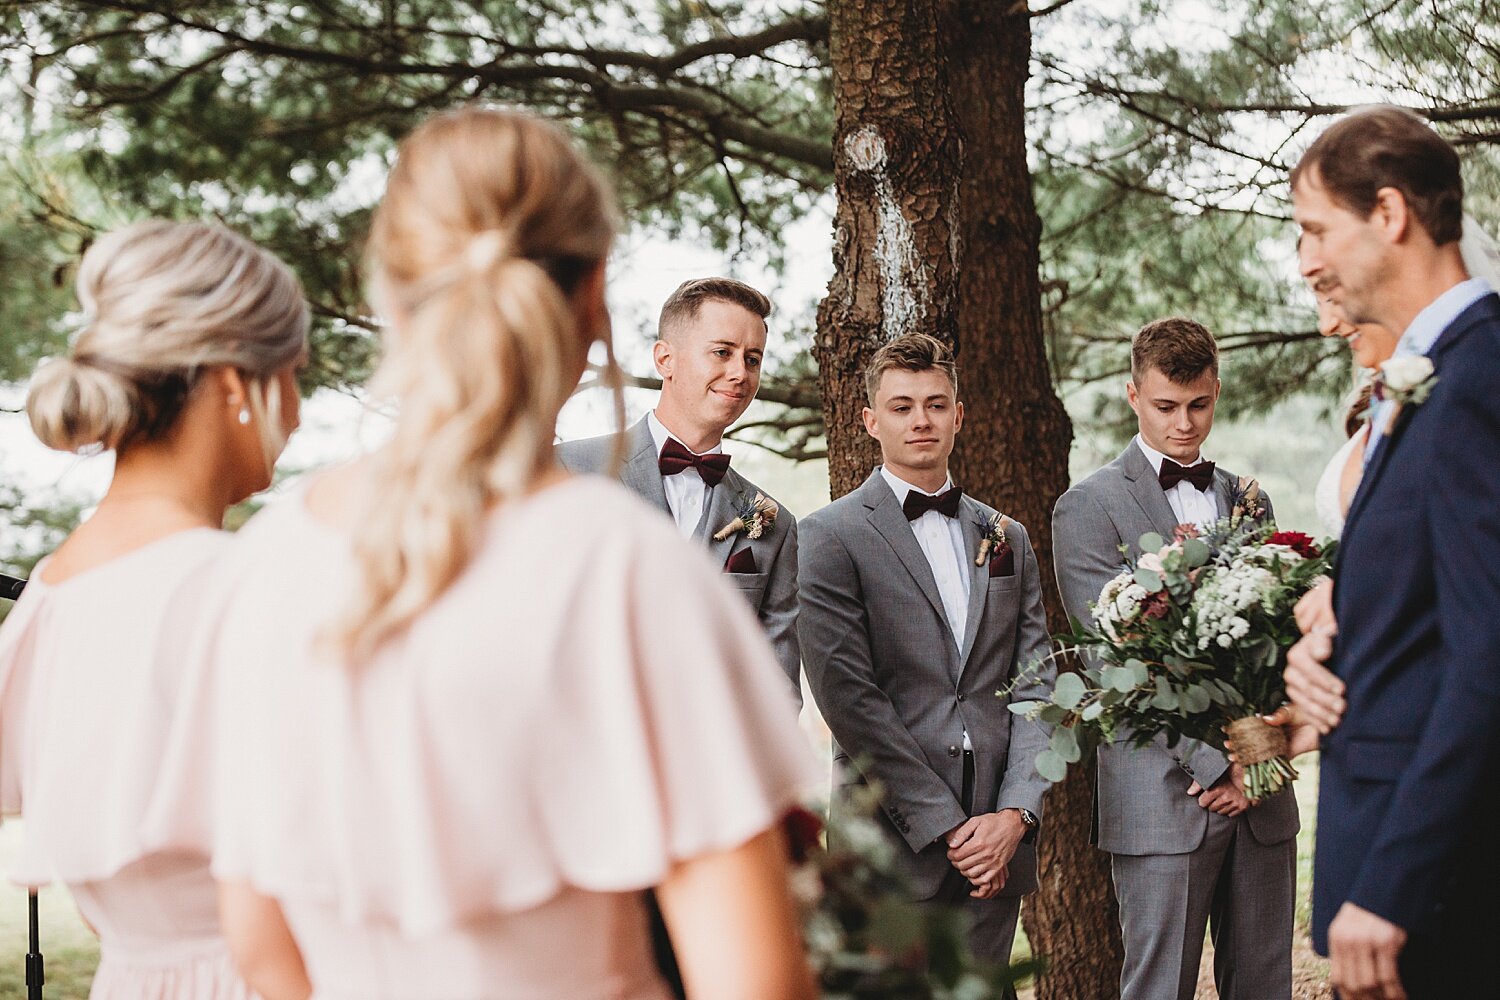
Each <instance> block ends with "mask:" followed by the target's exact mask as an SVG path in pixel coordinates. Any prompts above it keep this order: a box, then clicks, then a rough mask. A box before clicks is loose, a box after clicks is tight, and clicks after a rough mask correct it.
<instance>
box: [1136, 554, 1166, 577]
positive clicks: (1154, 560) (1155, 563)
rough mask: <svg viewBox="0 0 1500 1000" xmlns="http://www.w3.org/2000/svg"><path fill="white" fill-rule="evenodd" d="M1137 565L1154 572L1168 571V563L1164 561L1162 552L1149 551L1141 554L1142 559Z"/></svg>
mask: <svg viewBox="0 0 1500 1000" xmlns="http://www.w3.org/2000/svg"><path fill="white" fill-rule="evenodd" d="M1163 551H1165V550H1163ZM1136 565H1137V566H1139V567H1140V568H1141V569H1149V570H1150V571H1151V572H1153V573H1165V572H1166V571H1167V567H1166V565H1165V564H1164V563H1163V562H1162V554H1161V553H1160V552H1147V553H1146V554H1145V555H1143V556H1141V558H1140V561H1139V562H1137V563H1136Z"/></svg>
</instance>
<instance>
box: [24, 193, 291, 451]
mask: <svg viewBox="0 0 1500 1000" xmlns="http://www.w3.org/2000/svg"><path fill="white" fill-rule="evenodd" d="M77 290H78V302H79V304H80V305H81V306H82V308H83V312H84V315H85V317H86V323H85V325H84V327H83V329H82V330H80V331H79V333H78V335H77V337H76V338H75V339H74V343H73V346H72V350H71V352H70V353H69V355H68V356H66V357H62V358H54V359H51V360H49V361H44V362H43V363H42V364H41V365H40V366H39V367H38V368H37V371H36V373H35V374H34V375H33V376H32V380H31V386H30V388H29V391H28V393H27V398H26V412H27V415H28V416H29V417H30V419H31V426H32V429H33V430H34V431H35V432H36V435H37V437H38V438H40V439H41V441H42V443H43V444H45V445H47V446H48V447H50V448H56V449H59V450H61V451H74V452H76V451H85V450H91V449H95V448H106V449H119V448H123V447H125V446H127V445H128V444H130V443H131V442H132V441H134V440H136V439H137V438H144V439H147V440H149V439H153V438H156V437H159V436H160V435H162V434H164V433H166V431H167V430H168V429H170V428H171V426H172V425H173V423H174V422H175V421H176V419H177V416H178V414H179V413H181V411H182V408H183V405H184V404H185V403H186V402H187V399H188V397H189V395H190V394H191V392H192V390H193V387H194V385H195V384H196V382H197V378H198V375H199V373H200V372H202V371H203V370H204V369H206V368H210V367H216V366H228V367H233V368H236V369H238V370H240V371H242V372H244V373H245V375H246V376H248V377H249V378H250V379H252V380H254V381H258V382H262V383H264V382H266V381H267V380H269V379H271V377H272V376H274V375H275V374H276V373H277V372H278V371H280V370H281V369H283V368H285V367H286V366H287V365H289V364H291V363H292V362H293V361H295V360H296V359H297V358H298V357H299V356H300V355H301V354H302V353H303V352H304V351H305V350H306V348H307V328H308V310H307V303H306V301H305V300H304V298H303V295H302V285H301V283H300V282H299V281H298V280H297V277H296V275H295V274H293V273H292V270H291V269H290V268H289V267H287V266H286V264H284V263H283V262H282V261H281V260H279V259H278V258H277V257H276V256H275V255H274V254H272V253H270V252H269V251H267V250H265V249H263V248H261V247H259V246H257V245H256V244H255V243H254V242H252V241H251V240H249V239H247V238H246V237H244V236H241V235H239V234H238V233H235V232H233V231H231V230H229V229H226V228H225V227H223V226H220V225H217V224H213V223H206V222H170V221H166V220H163V219H148V220H145V221H142V222H137V223H134V224H132V225H129V226H126V227H124V228H123V229H118V230H115V231H114V232H111V233H107V234H106V235H104V236H102V237H101V238H100V239H99V240H97V241H96V242H95V243H94V245H93V246H92V247H90V248H89V250H88V252H87V253H86V254H84V256H83V261H82V263H81V264H80V265H79V268H78V280H77ZM251 404H252V405H253V406H254V407H255V408H257V409H260V408H262V405H263V404H262V403H261V401H260V395H259V394H252V400H251ZM258 415H260V416H264V414H258ZM269 423H270V422H269V421H265V420H263V421H262V426H267V425H268V424H269Z"/></svg>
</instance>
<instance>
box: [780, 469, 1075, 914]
mask: <svg viewBox="0 0 1500 1000" xmlns="http://www.w3.org/2000/svg"><path fill="white" fill-rule="evenodd" d="M993 513H994V511H993V510H992V509H991V508H989V507H986V506H985V505H984V504H981V503H978V502H977V501H975V500H973V499H972V498H970V497H967V496H966V497H964V498H963V501H962V507H961V510H960V512H959V518H960V520H961V522H962V526H963V532H964V538H965V540H966V542H967V545H966V548H967V551H969V552H971V553H977V552H978V548H979V540H980V537H981V530H980V523H981V522H982V521H984V520H986V519H987V518H988V517H989V516H991V515H992V514H993ZM1006 537H1007V538H1008V539H1009V541H1010V544H1011V548H1012V549H1013V551H1014V564H1015V572H1014V573H1013V574H1012V575H1009V576H997V577H991V576H990V569H989V567H987V566H973V565H971V566H970V567H969V572H970V580H969V583H970V593H969V614H968V624H967V627H966V629H965V633H966V634H965V635H964V638H963V642H962V644H959V643H957V642H955V641H954V637H953V633H952V631H951V630H950V629H949V627H948V622H947V618H945V617H944V614H943V603H942V598H941V597H940V596H939V594H938V588H937V582H936V580H935V579H934V578H933V575H932V567H931V566H930V565H928V562H927V558H926V557H925V556H924V555H923V554H922V549H921V546H920V545H918V544H917V538H916V535H915V534H914V533H913V532H912V529H911V525H910V524H909V523H908V522H907V520H906V517H905V515H904V514H902V512H901V504H900V503H899V502H898V501H897V500H896V495H895V494H894V493H893V492H891V488H890V487H889V486H888V485H887V484H886V482H885V480H884V479H883V478H882V477H881V475H880V473H879V471H878V470H877V471H876V472H875V473H874V474H873V475H871V476H870V478H869V479H868V480H867V481H866V482H865V484H864V485H863V486H861V487H859V488H858V489H857V490H855V491H854V492H852V493H850V494H849V495H847V496H845V497H842V498H841V499H838V500H835V501H834V502H833V503H831V504H829V505H828V506H827V507H824V508H823V509H822V510H819V511H816V512H814V513H812V514H810V515H808V517H807V518H806V519H805V520H804V521H803V522H802V549H801V552H800V554H799V555H800V559H799V561H800V567H801V568H800V570H799V578H800V580H801V584H802V590H801V603H802V613H801V617H800V619H799V621H798V631H799V633H800V634H801V636H802V650H803V655H804V656H805V657H806V666H807V679H808V682H809V684H810V685H811V687H812V690H813V693H814V695H815V696H816V698H817V701H818V707H819V708H820V709H821V710H822V712H823V718H824V719H826V720H827V722H828V726H829V728H830V729H831V730H832V731H833V736H834V739H835V744H834V780H835V794H834V797H833V806H832V817H831V818H832V820H833V822H831V823H830V827H829V829H830V836H834V837H836V836H837V831H838V829H839V824H838V819H839V815H840V812H841V811H842V810H845V809H847V808H848V807H849V797H850V796H849V792H850V791H852V790H853V786H856V785H858V784H860V783H862V782H864V781H866V780H869V781H875V782H878V783H879V784H880V786H881V788H882V790H883V792H884V797H883V800H882V805H883V807H884V810H883V813H882V814H881V815H880V820H881V822H882V823H883V824H884V825H885V826H886V828H887V832H888V833H889V834H890V835H891V836H892V837H893V838H897V839H898V840H904V841H905V843H906V845H907V846H908V847H909V848H910V850H898V852H897V858H898V859H899V860H898V865H899V867H900V868H901V869H902V870H903V871H904V874H905V875H906V876H907V877H908V878H909V879H910V880H911V882H912V884H913V887H914V888H915V889H916V891H917V893H918V898H924V899H925V898H929V897H931V896H932V895H933V894H935V893H936V892H937V891H938V888H939V886H940V885H941V883H942V881H943V878H944V877H945V876H946V874H947V873H948V872H949V871H951V870H952V865H951V864H950V862H949V861H948V857H947V849H946V847H945V846H944V845H941V844H934V843H933V841H934V840H936V839H937V838H939V837H941V836H942V835H943V834H945V833H947V832H948V831H949V830H951V829H952V828H953V827H955V826H958V825H959V824H960V823H962V822H963V821H964V820H965V819H967V818H968V817H969V816H970V815H978V814H981V813H987V812H995V811H997V810H999V809H1008V808H1016V809H1029V810H1031V811H1032V812H1033V813H1035V814H1037V815H1038V816H1040V815H1041V812H1042V796H1043V794H1044V793H1045V792H1046V791H1047V786H1048V783H1047V781H1046V779H1044V778H1042V777H1041V776H1040V775H1038V774H1037V773H1036V765H1035V761H1036V755H1037V753H1038V752H1040V751H1041V750H1043V749H1044V748H1045V747H1046V746H1047V740H1048V733H1047V730H1046V728H1045V727H1043V726H1041V725H1040V724H1038V723H1035V722H1031V721H1029V720H1027V719H1022V718H1018V717H1016V716H1013V715H1011V713H1010V712H1009V711H1008V710H1007V708H1006V706H1007V705H1008V704H1009V703H1010V702H1011V701H1022V700H1028V699H1036V698H1043V697H1046V692H1047V691H1049V690H1050V688H1051V683H1052V678H1053V670H1052V663H1051V660H1050V659H1045V658H1046V657H1047V656H1048V654H1049V653H1050V652H1051V644H1050V642H1049V640H1048V635H1047V620H1046V617H1045V615H1044V613H1043V611H1042V587H1041V580H1040V578H1039V575H1038V571H1037V562H1036V557H1035V556H1034V555H1033V554H1032V551H1031V543H1030V542H1029V541H1028V540H1027V536H1026V530H1025V529H1024V528H1023V527H1021V525H1019V524H1014V523H1013V524H1012V525H1011V526H1010V528H1009V530H1008V532H1007V536H1006ZM1018 674H1019V675H1020V676H1021V680H1020V683H1019V684H1017V685H1016V690H1014V691H1010V692H1007V693H1006V694H1005V695H1004V696H1003V697H997V696H996V694H997V692H1000V691H1002V690H1004V689H1006V688H1008V687H1010V685H1011V684H1012V682H1013V681H1014V680H1016V679H1017V676H1018ZM965 731H967V732H968V734H969V739H970V742H971V744H972V745H973V748H974V772H975V774H974V788H973V795H972V804H971V808H968V809H966V808H964V804H963V802H962V792H963V753H962V749H961V747H962V744H963V734H964V732H965ZM1035 887H1036V853H1035V849H1034V848H1033V847H1032V846H1031V845H1029V844H1023V845H1022V846H1021V849H1020V851H1019V852H1017V854H1016V857H1015V859H1014V860H1013V861H1012V862H1011V864H1010V873H1009V879H1008V881H1007V883H1006V886H1005V889H1004V890H1003V892H1004V894H1005V895H1010V896H1019V895H1021V894H1023V893H1025V892H1029V891H1031V890H1032V889H1034V888H1035Z"/></svg>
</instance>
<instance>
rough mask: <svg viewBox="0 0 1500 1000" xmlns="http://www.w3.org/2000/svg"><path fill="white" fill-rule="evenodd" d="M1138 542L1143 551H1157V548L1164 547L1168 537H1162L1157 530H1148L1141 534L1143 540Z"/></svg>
mask: <svg viewBox="0 0 1500 1000" xmlns="http://www.w3.org/2000/svg"><path fill="white" fill-rule="evenodd" d="M1136 544H1138V545H1139V546H1140V547H1141V551H1142V552H1155V551H1156V550H1158V549H1160V548H1162V547H1164V546H1165V545H1166V544H1167V542H1166V539H1164V538H1162V537H1161V536H1160V535H1158V534H1157V533H1156V532H1154V531H1148V532H1146V533H1145V534H1144V535H1142V536H1141V540H1140V541H1139V542H1137V543H1136Z"/></svg>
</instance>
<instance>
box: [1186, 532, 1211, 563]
mask: <svg viewBox="0 0 1500 1000" xmlns="http://www.w3.org/2000/svg"><path fill="white" fill-rule="evenodd" d="M1212 555H1213V552H1212V550H1210V549H1209V547H1208V543H1207V542H1205V541H1204V540H1203V539H1201V538H1189V539H1188V540H1187V541H1185V542H1183V543H1182V557H1183V558H1184V559H1185V560H1187V564H1188V566H1189V567H1191V568H1193V569H1196V568H1197V567H1199V566H1202V565H1203V564H1204V563H1206V562H1208V560H1209V557H1210V556H1212Z"/></svg>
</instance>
